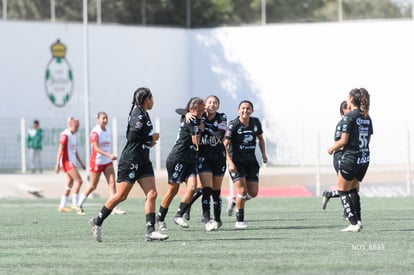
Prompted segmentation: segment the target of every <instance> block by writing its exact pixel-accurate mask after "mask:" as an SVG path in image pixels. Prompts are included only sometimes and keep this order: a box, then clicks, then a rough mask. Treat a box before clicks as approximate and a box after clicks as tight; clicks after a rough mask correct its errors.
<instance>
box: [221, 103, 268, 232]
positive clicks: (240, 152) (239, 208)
mask: <svg viewBox="0 0 414 275" xmlns="http://www.w3.org/2000/svg"><path fill="white" fill-rule="evenodd" d="M253 111H254V109H253V103H251V102H250V101H248V100H243V101H242V102H240V104H239V107H238V113H239V116H238V117H237V118H236V119H234V120H232V121H231V122H230V123H229V127H228V130H227V132H226V135H225V139H224V148H225V149H226V159H227V163H228V166H229V172H230V177H231V179H232V181H233V183H234V186H235V188H236V193H237V195H236V205H235V206H236V224H235V228H236V229H245V228H247V224H246V223H245V221H244V208H245V202H246V200H248V199H251V198H254V197H256V196H257V193H258V191H259V177H258V176H259V169H260V166H259V163H258V161H257V159H256V152H255V151H256V140H258V141H259V149H260V152H261V153H262V161H263V163H267V155H266V146H265V141H264V138H263V130H262V124H261V123H260V120H259V119H258V118H256V117H251V114H252V113H253Z"/></svg>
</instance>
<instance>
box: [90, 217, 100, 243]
mask: <svg viewBox="0 0 414 275" xmlns="http://www.w3.org/2000/svg"><path fill="white" fill-rule="evenodd" d="M89 225H90V226H91V229H92V233H93V236H94V238H95V240H97V241H98V242H102V226H98V225H96V224H95V221H94V220H93V219H90V220H89Z"/></svg>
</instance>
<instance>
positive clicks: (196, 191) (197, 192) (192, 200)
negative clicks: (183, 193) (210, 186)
mask: <svg viewBox="0 0 414 275" xmlns="http://www.w3.org/2000/svg"><path fill="white" fill-rule="evenodd" d="M202 194H203V190H202V189H200V188H197V189H196V190H195V191H194V193H193V197H192V198H191V201H190V203H189V207H191V206H192V205H193V203H194V202H195V201H196V200H197V199H198V198H199V197H200V196H201V195H202Z"/></svg>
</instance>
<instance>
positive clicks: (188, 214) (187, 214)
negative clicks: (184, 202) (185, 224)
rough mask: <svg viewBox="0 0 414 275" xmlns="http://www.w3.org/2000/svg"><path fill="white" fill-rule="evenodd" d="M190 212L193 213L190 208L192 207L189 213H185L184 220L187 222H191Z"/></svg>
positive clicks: (188, 210)
mask: <svg viewBox="0 0 414 275" xmlns="http://www.w3.org/2000/svg"><path fill="white" fill-rule="evenodd" d="M190 211H191V208H190V207H188V209H187V211H185V213H184V214H183V218H184V219H185V220H186V221H189V220H190Z"/></svg>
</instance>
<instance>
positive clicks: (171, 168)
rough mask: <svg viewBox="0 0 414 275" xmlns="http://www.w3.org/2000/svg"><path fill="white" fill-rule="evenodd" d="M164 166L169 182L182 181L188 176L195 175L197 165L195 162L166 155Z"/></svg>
mask: <svg viewBox="0 0 414 275" xmlns="http://www.w3.org/2000/svg"><path fill="white" fill-rule="evenodd" d="M166 167H167V172H168V182H169V183H183V182H186V181H187V179H188V178H189V177H190V176H196V175H197V166H196V164H195V163H185V162H182V161H178V160H176V159H174V158H171V157H168V158H167V161H166Z"/></svg>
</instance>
